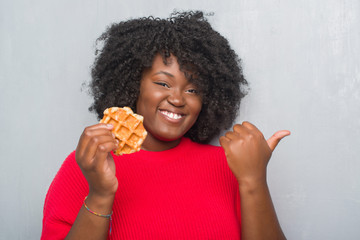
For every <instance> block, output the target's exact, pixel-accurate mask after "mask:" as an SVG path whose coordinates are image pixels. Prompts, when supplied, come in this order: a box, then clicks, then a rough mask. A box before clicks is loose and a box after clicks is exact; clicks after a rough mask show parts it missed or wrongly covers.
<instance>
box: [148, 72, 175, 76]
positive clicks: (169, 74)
mask: <svg viewBox="0 0 360 240" xmlns="http://www.w3.org/2000/svg"><path fill="white" fill-rule="evenodd" d="M159 74H165V75H167V76H169V77H174V75H172V74H171V73H168V72H164V71H160V72H157V73H154V74H153V76H154V75H159Z"/></svg>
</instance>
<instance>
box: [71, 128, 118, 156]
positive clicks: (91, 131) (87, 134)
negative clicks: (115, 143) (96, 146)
mask: <svg viewBox="0 0 360 240" xmlns="http://www.w3.org/2000/svg"><path fill="white" fill-rule="evenodd" d="M112 128H113V126H112V125H110V124H109V125H107V124H103V123H101V124H96V125H93V126H90V127H87V128H85V129H84V131H83V133H82V134H81V136H80V139H79V143H78V146H77V149H76V151H77V154H78V155H79V156H82V155H83V154H84V152H85V149H86V146H87V145H88V143H89V141H90V140H91V138H93V137H96V136H100V135H109V136H113V134H112V133H111V131H110V130H111V129H112ZM113 137H114V136H113Z"/></svg>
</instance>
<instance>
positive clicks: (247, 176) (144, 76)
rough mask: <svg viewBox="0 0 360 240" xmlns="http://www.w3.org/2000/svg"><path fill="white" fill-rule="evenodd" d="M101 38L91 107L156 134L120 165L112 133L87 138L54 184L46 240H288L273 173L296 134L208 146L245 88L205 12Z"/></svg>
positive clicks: (239, 130) (240, 136) (90, 130)
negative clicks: (122, 113) (126, 117)
mask: <svg viewBox="0 0 360 240" xmlns="http://www.w3.org/2000/svg"><path fill="white" fill-rule="evenodd" d="M99 40H102V41H104V47H103V48H102V49H101V53H100V55H99V56H98V57H97V59H96V61H95V65H94V67H93V70H92V82H91V84H90V87H91V91H92V95H93V96H94V103H93V105H92V106H91V108H90V109H91V110H94V111H95V112H96V113H97V114H98V117H99V119H100V118H102V114H103V111H104V110H105V109H106V108H108V107H113V106H119V107H123V106H129V107H131V108H132V109H133V110H134V111H135V112H136V113H138V114H140V115H143V116H144V126H145V128H146V130H147V131H148V135H147V137H146V139H145V141H144V143H143V145H142V149H141V150H140V151H139V152H137V153H133V154H129V155H122V156H114V155H113V154H112V152H111V151H112V150H114V149H116V146H117V140H116V139H115V138H114V136H113V135H112V134H111V129H112V127H113V126H111V125H106V124H95V125H93V126H89V127H87V128H85V130H84V132H83V134H82V135H81V137H80V140H79V143H78V146H77V148H76V152H73V153H72V154H70V155H69V157H68V158H67V159H66V160H65V162H64V164H63V165H62V167H61V169H60V170H59V172H58V174H57V175H56V177H55V179H54V181H53V183H52V184H51V186H50V189H49V192H48V194H47V197H46V200H45V206H44V219H43V233H42V239H63V238H65V237H66V239H106V238H110V239H240V238H242V239H284V238H285V237H284V235H283V233H282V231H281V228H280V225H279V223H278V221H277V217H276V213H275V210H274V207H273V205H272V202H271V197H270V194H269V190H268V187H267V183H266V166H267V163H268V161H269V159H270V156H271V153H272V151H273V150H274V149H275V147H276V145H277V143H278V142H279V141H280V140H281V139H282V138H283V137H284V136H286V135H288V134H289V132H288V131H279V132H277V133H276V134H274V136H273V137H271V138H270V139H269V140H268V141H266V140H265V139H264V137H263V135H262V134H261V132H260V131H259V130H258V129H257V128H256V127H255V126H254V125H252V124H251V123H248V122H244V123H242V124H236V125H235V126H234V127H233V130H232V131H229V132H227V133H226V134H225V135H224V136H222V137H220V144H221V146H222V147H215V146H211V145H207V144H206V143H208V142H209V141H210V140H211V139H212V138H214V137H215V136H217V135H218V134H219V133H220V131H221V130H224V129H227V128H229V127H230V126H231V125H232V123H233V121H234V119H235V117H236V114H237V111H238V108H239V104H240V100H241V98H242V97H243V96H244V92H243V91H242V88H241V86H242V85H246V84H247V82H246V80H245V79H244V77H243V75H242V72H241V67H240V65H239V62H240V61H239V59H238V58H237V56H236V54H235V53H234V51H233V50H232V49H231V48H230V47H229V44H228V42H227V40H226V39H225V38H223V37H222V36H221V35H220V34H219V33H217V32H216V31H214V30H213V29H212V28H211V26H210V25H209V23H208V22H207V21H206V19H205V18H204V17H203V14H202V13H201V12H185V13H174V14H173V15H172V16H171V17H170V18H169V19H154V18H152V17H150V18H142V19H134V20H129V21H126V22H121V23H119V24H114V25H112V26H111V27H110V28H109V29H108V30H107V31H106V32H105V33H104V34H103V35H102V36H101V37H100V39H99ZM240 196H241V201H240ZM84 199H85V200H84Z"/></svg>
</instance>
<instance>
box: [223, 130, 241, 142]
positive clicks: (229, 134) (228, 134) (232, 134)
mask: <svg viewBox="0 0 360 240" xmlns="http://www.w3.org/2000/svg"><path fill="white" fill-rule="evenodd" d="M225 137H226V138H227V139H229V140H235V139H237V138H239V133H238V132H232V131H229V132H226V133H225Z"/></svg>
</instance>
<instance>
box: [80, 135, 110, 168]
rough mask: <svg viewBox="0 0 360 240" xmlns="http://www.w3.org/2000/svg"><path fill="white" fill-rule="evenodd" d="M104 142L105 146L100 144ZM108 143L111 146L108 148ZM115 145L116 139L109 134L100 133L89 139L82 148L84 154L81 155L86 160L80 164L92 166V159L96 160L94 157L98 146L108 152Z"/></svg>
mask: <svg viewBox="0 0 360 240" xmlns="http://www.w3.org/2000/svg"><path fill="white" fill-rule="evenodd" d="M104 144H105V146H106V148H104V146H102V145H104ZM108 145H111V147H110V148H109V146H108ZM116 146H117V140H115V139H114V138H113V137H112V136H109V135H100V136H96V137H93V138H91V140H90V141H89V143H88V145H87V146H86V148H85V150H84V155H83V157H82V158H83V159H84V161H86V162H84V163H82V164H84V165H85V166H88V167H90V166H92V165H93V164H94V161H96V159H95V157H96V153H97V150H98V148H99V147H100V148H101V150H102V151H107V152H110V151H111V150H113V149H114V148H115V147H116ZM95 164H96V163H95Z"/></svg>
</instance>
